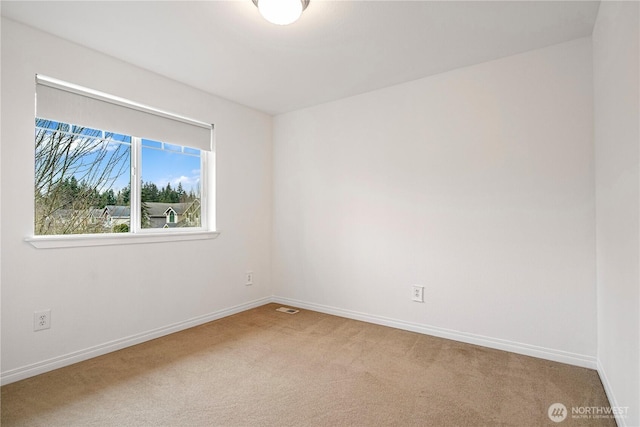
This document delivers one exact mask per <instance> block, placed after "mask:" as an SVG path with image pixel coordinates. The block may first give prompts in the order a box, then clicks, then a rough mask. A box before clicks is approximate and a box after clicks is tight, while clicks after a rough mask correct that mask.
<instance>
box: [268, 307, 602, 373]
mask: <svg viewBox="0 0 640 427" xmlns="http://www.w3.org/2000/svg"><path fill="white" fill-rule="evenodd" d="M272 301H273V302H276V303H279V304H285V305H290V306H294V307H297V308H304V309H308V310H313V311H319V312H321V313H326V314H332V315H335V316H340V317H346V318H348V319H354V320H361V321H363V322H368V323H374V324H377V325H383V326H390V327H392V328H397V329H403V330H406V331H411V332H418V333H421V334H426V335H433V336H436V337H440V338H446V339H450V340H455V341H461V342H465V343H468V344H475V345H480V346H483V347H489V348H494V349H497V350H504V351H509V352H512V353H518V354H523V355H525V356H532V357H537V358H540V359H546V360H551V361H554V362H560V363H566V364H569V365H575V366H580V367H582V368H590V369H596V368H597V363H596V362H597V359H596V358H595V357H592V356H586V355H582V354H576V353H570V352H566V351H562V350H556V349H550V348H545V347H539V346H535V345H530V344H524V343H520V342H516V341H509V340H503V339H500V338H492V337H486V336H483V335H477V334H470V333H467V332H460V331H454V330H451V329H445V328H439V327H436V326H430V325H424V324H419V323H411V322H405V321H403V320H396V319H389V318H387V317H382V316H375V315H371V314H366V313H360V312H357V311H351V310H345V309H342V308H336V307H330V306H325V305H320V304H313V303H307V302H304V301H298V300H294V299H290V298H283V297H278V296H274V297H273V298H272Z"/></svg>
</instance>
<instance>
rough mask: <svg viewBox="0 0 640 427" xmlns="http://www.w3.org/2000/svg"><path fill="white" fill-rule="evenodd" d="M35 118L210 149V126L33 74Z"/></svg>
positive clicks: (211, 133) (211, 127)
mask: <svg viewBox="0 0 640 427" xmlns="http://www.w3.org/2000/svg"><path fill="white" fill-rule="evenodd" d="M36 115H37V117H39V118H43V119H50V120H55V121H61V122H66V123H73V124H77V125H79V126H84V127H90V128H95V129H101V130H106V131H109V132H115V133H120V134H125V135H131V136H137V137H141V138H146V139H152V140H156V141H162V142H167V143H169V144H175V145H181V146H184V147H191V148H196V149H199V150H204V151H211V149H212V138H213V132H212V129H213V125H211V124H207V123H204V122H199V121H197V120H192V119H189V118H186V117H182V116H178V115H176V114H172V113H168V112H165V111H161V110H158V109H155V108H152V107H148V106H145V105H142V104H138V103H135V102H132V101H129V100H126V99H123V98H119V97H116V96H112V95H109V94H106V93H103V92H98V91H94V90H91V89H87V88H83V87H81V86H77V85H74V84H71V83H66V82H63V81H60V80H57V79H53V78H50V77H45V76H42V75H37V76H36Z"/></svg>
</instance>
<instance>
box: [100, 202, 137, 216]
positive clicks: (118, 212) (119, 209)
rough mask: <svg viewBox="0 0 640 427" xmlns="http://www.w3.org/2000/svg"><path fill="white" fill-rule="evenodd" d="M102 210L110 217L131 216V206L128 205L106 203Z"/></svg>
mask: <svg viewBox="0 0 640 427" xmlns="http://www.w3.org/2000/svg"><path fill="white" fill-rule="evenodd" d="M104 210H105V211H106V212H107V213H108V214H109V215H110V216H111V217H112V218H129V217H130V216H131V208H130V207H129V206H115V205H107V206H105V208H104Z"/></svg>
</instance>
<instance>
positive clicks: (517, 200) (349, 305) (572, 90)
mask: <svg viewBox="0 0 640 427" xmlns="http://www.w3.org/2000/svg"><path fill="white" fill-rule="evenodd" d="M591 63H592V58H591V40H590V39H589V38H585V39H579V40H576V41H572V42H569V43H565V44H561V45H556V46H552V47H548V48H545V49H540V50H535V51H531V52H528V53H525V54H521V55H517V56H512V57H508V58H504V59H500V60H496V61H492V62H488V63H483V64H479V65H476V66H472V67H467V68H463V69H459V70H455V71H452V72H448V73H444V74H441V75H437V76H433V77H428V78H424V79H421V80H417V81H414V82H410V83H406V84H402V85H398V86H394V87H390V88H386V89H383V90H378V91H375V92H371V93H367V94H364V95H360V96H356V97H352V98H348V99H344V100H340V101H336V102H332V103H328V104H324V105H320V106H316V107H312V108H307V109H304V110H300V111H295V112H292V113H288V114H283V115H280V116H277V117H275V119H274V216H273V218H274V255H273V262H274V263H273V286H274V289H275V294H276V295H278V296H279V297H280V298H281V299H282V300H283V301H290V302H291V303H297V304H299V305H302V306H305V305H306V306H308V307H314V308H316V309H321V310H325V311H328V312H335V313H342V314H346V315H352V316H353V317H360V318H363V319H368V320H373V321H380V323H385V322H386V323H389V324H397V325H400V326H403V325H404V326H407V327H408V328H410V329H411V328H413V329H417V330H420V328H421V327H423V329H424V330H425V331H427V332H429V331H431V332H434V333H436V334H440V335H443V336H449V337H454V338H457V339H462V340H467V341H470V342H478V343H482V344H485V345H490V346H494V347H498V348H506V349H509V350H513V351H520V352H523V353H526V354H532V355H537V356H541V357H548V358H551V359H554V360H561V361H566V362H569V363H575V364H578V365H583V366H591V367H595V355H596V300H595V296H596V295H595V254H594V247H595V241H594V240H595V233H594V230H595V219H594V186H593V184H594V158H593V134H592V128H593V121H592V120H593V117H592V74H591V70H592V67H591ZM412 284H421V285H424V286H425V294H426V302H425V303H424V304H420V303H415V302H412V301H411V300H410V293H411V291H410V286H411V285H412Z"/></svg>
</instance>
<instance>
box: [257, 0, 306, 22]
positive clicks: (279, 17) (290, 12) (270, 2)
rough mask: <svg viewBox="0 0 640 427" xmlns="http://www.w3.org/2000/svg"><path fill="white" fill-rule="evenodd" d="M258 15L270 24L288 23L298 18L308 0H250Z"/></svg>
mask: <svg viewBox="0 0 640 427" xmlns="http://www.w3.org/2000/svg"><path fill="white" fill-rule="evenodd" d="M252 1H253V4H255V5H256V7H257V8H258V11H259V12H260V15H262V17H263V18H264V19H266V20H267V21H269V22H271V23H272V24H277V25H289V24H292V23H294V22H296V21H297V20H298V18H300V15H302V11H304V10H305V9H306V8H307V6H309V0H252Z"/></svg>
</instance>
